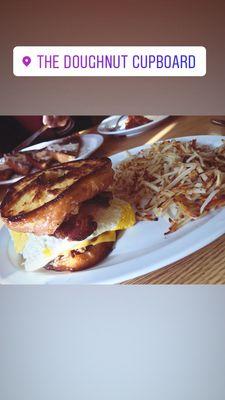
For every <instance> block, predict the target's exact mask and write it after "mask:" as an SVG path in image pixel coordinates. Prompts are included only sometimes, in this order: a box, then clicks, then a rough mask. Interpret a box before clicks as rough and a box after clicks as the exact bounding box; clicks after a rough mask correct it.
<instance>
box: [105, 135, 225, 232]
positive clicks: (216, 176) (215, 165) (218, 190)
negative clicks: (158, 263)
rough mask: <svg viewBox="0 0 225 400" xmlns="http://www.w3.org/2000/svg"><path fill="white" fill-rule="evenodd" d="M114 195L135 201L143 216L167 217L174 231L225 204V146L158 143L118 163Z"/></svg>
mask: <svg viewBox="0 0 225 400" xmlns="http://www.w3.org/2000/svg"><path fill="white" fill-rule="evenodd" d="M113 193H114V195H115V196H117V197H118V198H121V199H124V200H126V201H129V202H130V203H131V204H132V205H133V207H134V209H135V212H136V216H137V219H139V220H157V219H158V217H160V216H164V217H166V218H167V219H168V220H169V222H170V228H169V232H174V231H176V230H177V229H178V228H180V227H181V226H183V225H184V224H186V223H187V222H189V221H190V220H194V219H197V218H199V217H201V216H203V215H206V214H207V213H208V212H210V211H211V210H213V209H216V208H218V207H221V206H223V205H225V144H222V145H221V146H220V147H218V148H213V147H210V146H205V145H201V144H199V143H197V141H196V140H192V141H188V142H182V141H173V140H171V141H163V142H158V143H155V144H153V145H152V146H151V147H150V148H147V149H145V150H142V151H140V152H139V153H138V154H137V155H129V157H128V158H127V159H126V160H124V161H123V162H122V163H120V164H119V165H118V166H116V168H115V177H114V188H113ZM169 232H166V233H169Z"/></svg>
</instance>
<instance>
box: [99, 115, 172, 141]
mask: <svg viewBox="0 0 225 400" xmlns="http://www.w3.org/2000/svg"><path fill="white" fill-rule="evenodd" d="M144 117H146V118H149V119H151V122H149V123H148V124H144V125H140V126H137V127H135V128H131V129H125V120H126V118H127V115H125V116H124V118H122V119H121V121H120V122H119V129H117V130H116V131H113V132H110V131H109V129H110V128H112V127H113V126H115V125H116V123H117V121H118V119H119V118H120V115H112V116H111V117H108V118H106V119H104V120H103V121H102V122H101V124H100V125H99V126H98V132H99V133H101V134H102V135H115V136H117V135H125V136H130V135H138V134H139V133H143V132H145V131H147V130H149V129H150V128H152V127H154V126H155V125H156V124H158V123H160V122H162V121H164V120H165V119H166V118H168V117H169V115H144Z"/></svg>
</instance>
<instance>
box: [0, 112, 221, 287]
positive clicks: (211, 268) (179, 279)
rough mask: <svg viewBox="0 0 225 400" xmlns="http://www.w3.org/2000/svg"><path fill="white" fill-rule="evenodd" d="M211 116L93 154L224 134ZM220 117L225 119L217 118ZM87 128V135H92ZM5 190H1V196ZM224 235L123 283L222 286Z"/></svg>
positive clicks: (115, 142) (171, 124) (173, 122)
mask: <svg viewBox="0 0 225 400" xmlns="http://www.w3.org/2000/svg"><path fill="white" fill-rule="evenodd" d="M212 118H213V117H212V116H199V117H196V116H194V117H171V118H169V119H168V120H166V121H165V122H164V123H162V124H160V125H159V126H158V127H155V128H154V129H151V130H150V131H148V132H146V133H143V134H141V135H137V136H132V137H118V136H117V137H111V136H110V137H109V136H108V137H105V141H104V143H103V145H102V146H101V148H100V149H99V150H97V151H96V153H95V155H96V156H98V157H100V156H110V155H112V154H115V153H117V152H120V151H123V150H127V149H130V148H133V147H136V146H141V145H144V144H146V143H151V141H155V140H156V139H157V140H159V139H162V138H163V139H168V138H171V137H180V136H191V135H196V134H197V135H201V134H203V135H206V134H207V135H224V136H225V127H220V126H217V125H213V124H212V123H211V122H210V121H211V119H212ZM217 118H223V119H225V117H217ZM94 131H95V129H90V130H88V131H87V132H94ZM3 194H4V189H2V188H1V189H0V196H1V197H2V196H3ZM224 239H225V235H223V236H221V237H220V238H219V239H217V240H216V241H214V242H213V243H211V244H209V245H208V246H206V247H204V248H203V249H201V250H199V251H197V252H195V253H193V254H191V255H190V256H188V257H185V258H184V259H182V260H180V261H177V262H175V263H173V264H170V265H169V266H166V267H164V268H161V269H159V270H157V271H155V272H151V273H149V274H147V275H144V276H141V277H138V278H135V279H132V280H130V281H126V282H124V284H215V283H217V284H225V242H224Z"/></svg>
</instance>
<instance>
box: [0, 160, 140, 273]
mask: <svg viewBox="0 0 225 400" xmlns="http://www.w3.org/2000/svg"><path fill="white" fill-rule="evenodd" d="M112 182H113V169H112V165H111V161H110V160H109V159H108V158H101V159H88V160H81V161H73V162H68V163H65V164H62V165H57V166H54V167H51V168H48V169H46V170H44V171H38V172H35V173H33V174H31V175H28V176H26V177H25V178H23V179H21V180H20V181H19V182H16V183H15V184H14V185H12V186H11V187H10V189H9V190H8V192H7V193H6V196H5V198H4V199H3V202H2V204H1V218H2V219H3V221H4V223H5V224H6V226H7V227H8V229H9V231H10V235H11V238H12V240H13V243H14V248H15V251H16V253H18V254H20V255H21V256H22V260H23V261H22V263H23V266H24V268H25V269H26V270H27V271H35V270H38V269H40V268H43V267H44V268H46V269H48V270H55V271H78V270H82V269H85V268H90V267H93V266H95V265H96V264H97V263H98V262H100V261H102V260H103V259H104V258H105V257H106V256H107V255H108V254H109V253H110V252H111V250H112V249H113V246H114V243H115V241H116V238H117V234H118V231H121V230H124V229H126V228H129V227H130V226H132V225H133V224H134V223H135V215H134V212H133V209H132V207H131V206H130V204H129V203H127V202H125V201H123V200H119V199H117V198H113V195H112V192H111V190H110V188H111V185H112Z"/></svg>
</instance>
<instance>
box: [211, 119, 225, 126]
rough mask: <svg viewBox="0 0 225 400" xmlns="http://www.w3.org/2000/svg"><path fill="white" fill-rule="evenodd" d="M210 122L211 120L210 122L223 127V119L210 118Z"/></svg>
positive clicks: (224, 123)
mask: <svg viewBox="0 0 225 400" xmlns="http://www.w3.org/2000/svg"><path fill="white" fill-rule="evenodd" d="M211 122H212V124H215V125H219V126H224V127H225V120H224V119H211Z"/></svg>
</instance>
